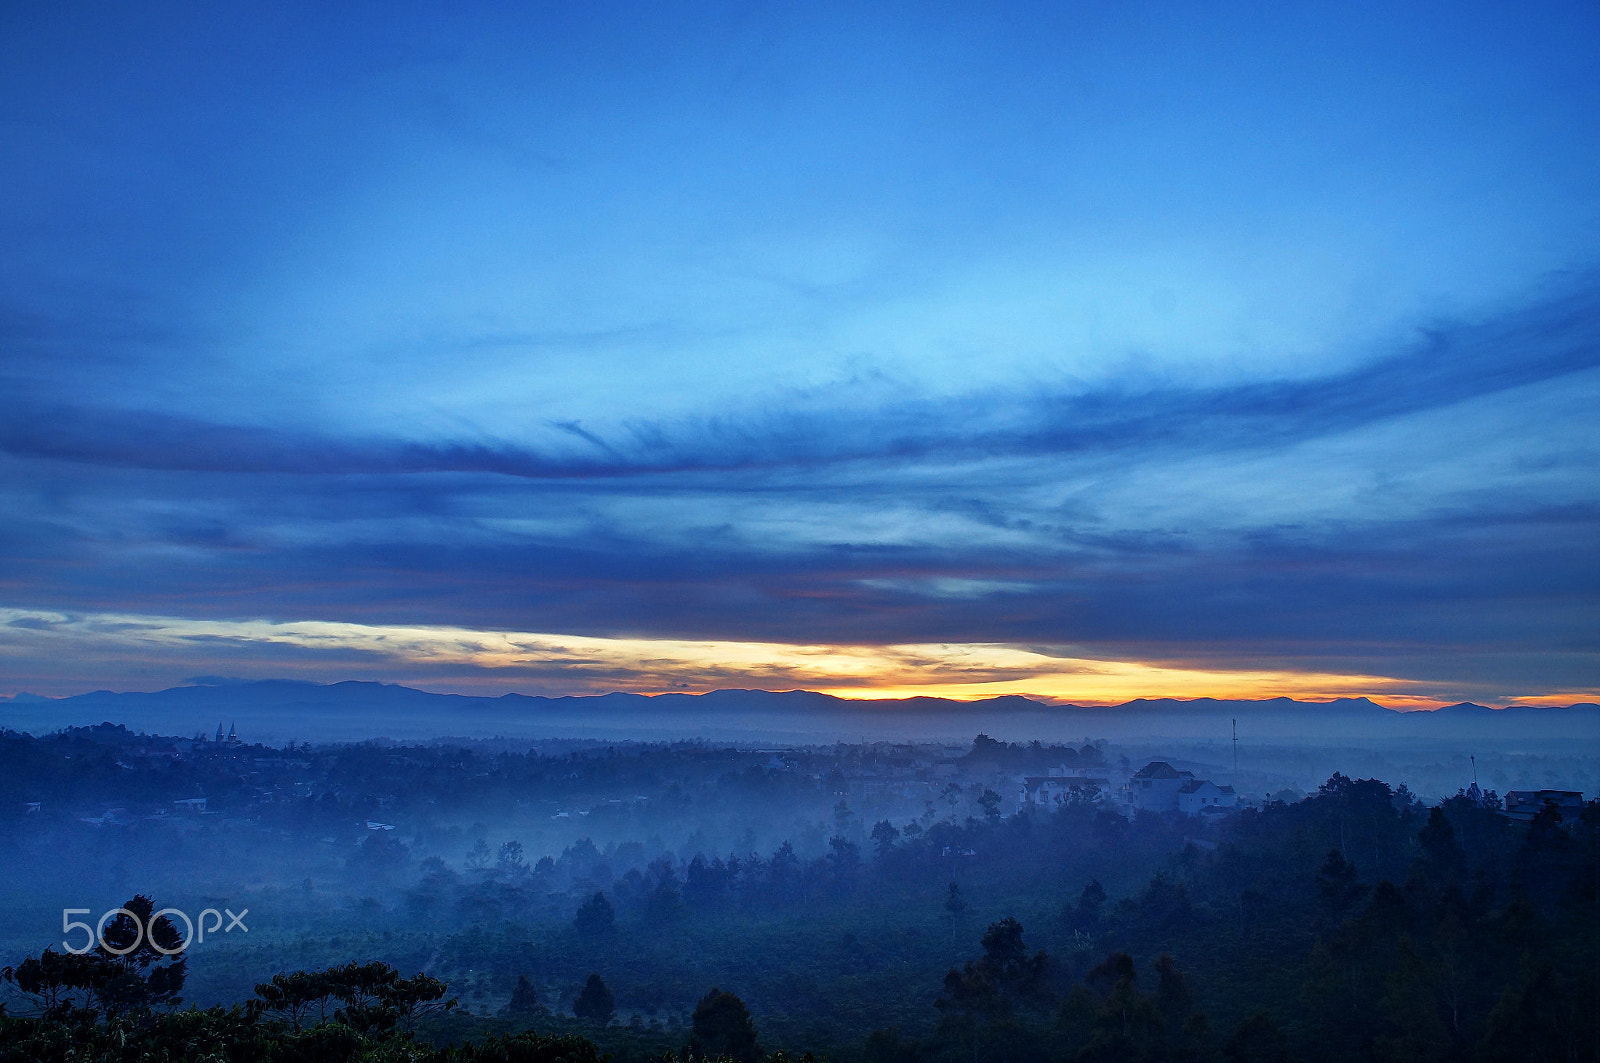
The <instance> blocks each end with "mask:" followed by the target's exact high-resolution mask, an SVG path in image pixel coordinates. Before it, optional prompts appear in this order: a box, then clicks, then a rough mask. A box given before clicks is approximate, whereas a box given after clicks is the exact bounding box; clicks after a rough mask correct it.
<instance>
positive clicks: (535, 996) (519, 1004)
mask: <svg viewBox="0 0 1600 1063" xmlns="http://www.w3.org/2000/svg"><path fill="white" fill-rule="evenodd" d="M543 1010H544V1007H543V1006H542V1005H541V1004H540V1003H539V992H538V990H536V989H534V988H533V983H532V982H530V981H528V976H527V975H525V974H519V975H517V987H516V988H515V989H513V990H512V991H511V1002H510V1003H509V1004H507V1005H506V1014H508V1015H537V1014H538V1013H539V1012H541V1011H543Z"/></svg>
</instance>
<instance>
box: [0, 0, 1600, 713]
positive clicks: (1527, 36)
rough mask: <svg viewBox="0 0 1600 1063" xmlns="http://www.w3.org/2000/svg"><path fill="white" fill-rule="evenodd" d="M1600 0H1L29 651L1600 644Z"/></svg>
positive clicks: (1295, 667)
mask: <svg viewBox="0 0 1600 1063" xmlns="http://www.w3.org/2000/svg"><path fill="white" fill-rule="evenodd" d="M1597 408H1600V9H1596V8H1595V6H1594V5H1593V4H1591V3H1567V4H1562V3H1539V2H1534V3H1529V4H1523V5H1515V6H1511V5H1504V4H1489V3H1470V2H1468V3H1454V4H1443V3H1413V2H1398V3H1396V2H1392V0H1390V2H1385V3H1373V4H1358V3H1353V4H1328V3H1274V4H1266V3H1260V4H1242V3H1241V4H1230V3H1207V4H1154V3H1138V2H1117V3H1079V4H1029V3H992V4H982V5H978V4H929V3H917V4H904V5H897V4H892V3H884V4H870V5H868V4H859V3H850V4H829V3H815V4H804V5H797V4H763V3H730V4H695V3H686V4H669V5H661V4H604V3H594V4H576V5H574V4H562V5H542V4H522V5H499V6H495V5H470V4H424V3H406V2H392V3H384V4H381V5H379V4H371V5H360V4H350V5H324V4H295V3H283V4H274V5H245V4H235V3H226V2H224V3H206V4H200V3H194V4H161V3H150V4H139V5H125V4H92V3H86V4H78V5H45V4H33V5H24V4H10V5H5V6H4V7H0V696H9V695H14V694H17V693H20V692H24V691H27V692H32V693H36V694H43V695H49V696H62V695H68V694H74V693H79V692H83V691H88V690H92V689H97V688H109V689H116V690H129V689H143V690H151V689H161V688H163V687H167V686H173V685H177V684H181V683H185V682H194V681H215V680H216V679H217V678H218V677H222V678H266V677H282V676H286V677H293V678H301V679H309V680H315V681H319V682H333V681H339V680H345V679H368V680H371V679H378V680H383V681H388V682H402V683H406V684H408V685H413V686H418V687H422V688H424V689H430V690H441V691H460V692H470V693H498V692H504V691H512V690H516V691H522V692H525V693H541V694H564V693H589V692H599V691H609V690H636V691H642V692H655V691H665V690H691V691H694V690H710V689H716V688H719V687H761V688H766V689H793V688H806V689H815V690H825V691H829V692H833V693H840V694H846V695H849V696H854V697H888V696H903V695H905V694H908V693H929V694H940V695H945V696H950V697H958V698H978V697H987V696H993V695H996V694H1005V693H1027V694H1030V695H1033V696H1037V697H1040V698H1044V699H1054V700H1059V701H1069V702H1078V703H1083V704H1091V703H1102V704H1104V703H1114V702H1119V701H1123V700H1127V699H1129V698H1134V697H1139V696H1151V697H1156V696H1179V697H1195V696H1213V697H1272V696H1277V695H1281V694H1287V695H1290V696H1296V697H1303V698H1326V697H1338V696H1350V695H1370V696H1373V697H1374V698H1376V699H1377V700H1379V701H1381V702H1383V703H1385V704H1390V705H1396V706H1404V707H1427V706H1430V705H1439V704H1446V703H1450V702H1454V701H1461V700H1473V701H1478V702H1481V703H1488V704H1496V705H1499V704H1507V703H1511V702H1524V703H1530V704H1566V703H1568V702H1573V701H1584V700H1600V428H1597V426H1596V424H1597V418H1596V416H1595V413H1594V411H1595V409H1597Z"/></svg>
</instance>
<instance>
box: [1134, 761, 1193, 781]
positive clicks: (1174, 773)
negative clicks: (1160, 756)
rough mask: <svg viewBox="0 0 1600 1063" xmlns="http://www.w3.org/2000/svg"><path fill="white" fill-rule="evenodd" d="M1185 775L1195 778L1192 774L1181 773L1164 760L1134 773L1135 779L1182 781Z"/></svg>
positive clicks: (1151, 763)
mask: <svg viewBox="0 0 1600 1063" xmlns="http://www.w3.org/2000/svg"><path fill="white" fill-rule="evenodd" d="M1185 775H1188V776H1189V777H1190V778H1191V779H1192V778H1194V776H1193V775H1192V774H1191V773H1189V772H1186V771H1179V770H1178V769H1177V768H1174V767H1173V766H1172V765H1171V764H1168V763H1167V762H1166V761H1164V760H1152V761H1151V762H1150V763H1148V764H1146V765H1145V766H1144V767H1142V768H1140V769H1139V770H1138V771H1136V772H1134V773H1133V777H1134V778H1135V779H1181V778H1183V777H1184V776H1185Z"/></svg>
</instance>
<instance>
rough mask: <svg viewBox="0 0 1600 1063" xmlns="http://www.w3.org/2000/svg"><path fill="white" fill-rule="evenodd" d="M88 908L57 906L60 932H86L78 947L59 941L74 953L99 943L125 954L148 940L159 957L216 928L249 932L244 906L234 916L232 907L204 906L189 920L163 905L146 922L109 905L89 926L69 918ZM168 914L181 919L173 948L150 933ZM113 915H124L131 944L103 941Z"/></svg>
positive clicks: (79, 952)
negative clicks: (129, 926) (117, 945)
mask: <svg viewBox="0 0 1600 1063" xmlns="http://www.w3.org/2000/svg"><path fill="white" fill-rule="evenodd" d="M91 910H92V909H89V908H63V909H61V932H62V933H63V934H67V935H69V936H70V935H71V934H72V932H73V931H75V930H82V931H83V932H84V933H86V934H88V935H89V938H88V940H87V941H85V942H84V943H83V946H82V947H81V948H78V947H75V946H74V945H73V944H72V942H71V941H68V940H63V941H62V942H61V947H62V948H64V949H66V950H67V951H68V952H70V953H72V954H73V955H75V956H82V955H83V954H84V953H86V952H88V951H89V950H90V949H92V948H94V947H95V946H96V945H99V946H100V948H102V949H104V950H105V951H106V952H109V953H111V954H112V955H113V956H126V955H127V954H128V953H130V952H132V951H133V950H134V949H137V948H138V947H139V945H140V944H141V943H142V942H145V941H148V942H149V943H150V947H151V948H153V949H155V950H156V951H157V952H159V953H161V954H162V955H163V956H176V955H177V954H178V953H180V952H182V951H183V950H184V949H187V948H188V947H189V945H190V943H191V942H195V941H204V940H205V939H206V934H208V933H210V934H212V935H215V934H216V932H217V931H218V930H221V931H222V932H223V933H224V934H229V933H232V932H233V929H234V928H235V927H238V928H239V929H240V930H242V931H244V932H245V933H246V934H248V933H249V932H250V928H249V927H247V926H245V925H244V917H245V916H247V915H249V914H250V909H248V908H246V909H244V910H243V911H241V912H240V913H239V914H238V915H234V914H233V911H232V909H229V908H224V909H222V911H220V912H219V911H217V910H216V909H215V908H206V909H203V910H202V911H201V912H200V915H199V917H198V918H197V919H190V918H189V916H188V914H187V913H185V912H183V911H181V910H179V909H177V908H163V909H161V910H160V911H159V912H152V913H151V914H150V918H149V920H148V922H141V921H140V919H139V915H138V913H137V912H130V911H129V910H128V909H126V908H112V909H111V910H110V911H108V912H106V913H105V914H103V915H102V916H100V921H99V922H98V923H96V924H95V925H94V926H92V927H91V926H90V925H89V924H88V923H84V922H80V921H78V920H76V919H73V918H72V917H73V916H75V915H88V914H89V913H90V911H91ZM224 913H226V914H227V916H228V924H227V926H223V924H222V916H223V914H224ZM168 915H171V916H176V917H177V918H179V919H182V920H183V926H184V934H183V944H181V945H179V946H177V947H176V948H163V947H162V945H161V943H160V942H159V941H157V940H156V939H155V935H154V934H153V933H151V930H152V929H153V928H154V927H155V925H156V923H157V921H159V920H160V919H161V918H162V917H163V916H168ZM115 916H120V917H124V918H126V919H127V920H128V922H130V923H132V924H133V928H134V930H135V934H134V937H133V943H132V944H131V945H125V946H124V947H122V948H115V947H113V946H112V945H111V944H110V943H109V942H107V941H106V923H107V922H108V921H110V920H111V919H112V918H113V917H115ZM206 916H211V917H212V919H213V920H214V921H213V922H212V924H211V925H210V926H209V927H208V926H206ZM168 923H169V925H171V920H168ZM173 929H174V930H176V929H177V928H176V926H174V927H173ZM119 936H120V935H119Z"/></svg>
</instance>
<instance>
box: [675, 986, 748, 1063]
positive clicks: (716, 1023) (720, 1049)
mask: <svg viewBox="0 0 1600 1063" xmlns="http://www.w3.org/2000/svg"><path fill="white" fill-rule="evenodd" d="M689 1054H690V1055H692V1056H699V1057H704V1058H707V1059H733V1060H737V1061H738V1063H755V1061H756V1060H758V1059H760V1058H761V1049H760V1048H759V1047H757V1045H756V1026H755V1023H754V1022H752V1021H751V1019H750V1010H749V1009H748V1008H746V1007H745V1006H744V1001H742V1000H740V999H739V998H738V997H737V996H735V995H734V994H732V993H730V992H727V991H726V990H722V989H718V988H717V987H716V986H712V987H711V992H709V993H707V994H706V995H705V996H703V997H701V998H700V1002H699V1003H698V1004H696V1005H695V1009H694V1018H693V1025H692V1027H691V1030H690V1033H689Z"/></svg>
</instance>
